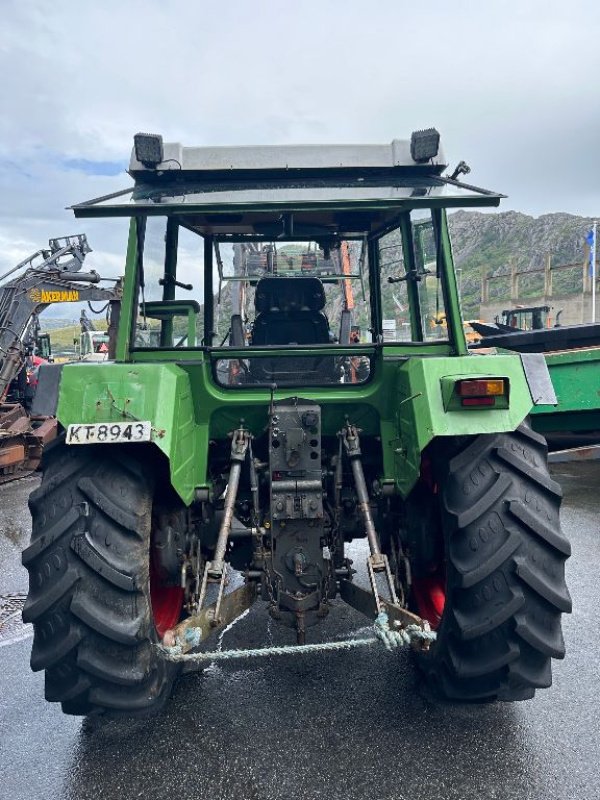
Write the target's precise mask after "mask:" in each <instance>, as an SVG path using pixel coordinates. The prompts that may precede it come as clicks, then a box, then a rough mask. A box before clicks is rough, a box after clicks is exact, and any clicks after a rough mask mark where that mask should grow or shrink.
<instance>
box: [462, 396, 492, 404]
mask: <svg viewBox="0 0 600 800" xmlns="http://www.w3.org/2000/svg"><path fill="white" fill-rule="evenodd" d="M460 404H461V406H493V405H496V398H495V397H463V398H462V400H461V401H460Z"/></svg>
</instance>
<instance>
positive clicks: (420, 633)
mask: <svg viewBox="0 0 600 800" xmlns="http://www.w3.org/2000/svg"><path fill="white" fill-rule="evenodd" d="M373 630H374V631H375V636H376V637H377V639H379V641H380V642H383V645H384V647H385V649H386V650H394V649H395V648H396V647H410V646H411V644H412V643H413V641H417V642H435V639H436V633H435V631H432V630H430V629H429V625H428V624H427V623H426V627H424V628H421V626H420V625H416V624H412V625H407V626H406V628H398V629H396V630H392V629H391V628H390V623H389V620H388V615H387V614H386V612H385V611H380V613H379V614H378V615H377V618H376V619H375V622H374V624H373Z"/></svg>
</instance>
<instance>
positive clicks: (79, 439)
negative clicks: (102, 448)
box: [67, 422, 152, 444]
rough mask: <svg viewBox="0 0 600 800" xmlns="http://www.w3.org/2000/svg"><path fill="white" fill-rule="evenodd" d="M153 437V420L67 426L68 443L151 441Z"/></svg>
mask: <svg viewBox="0 0 600 800" xmlns="http://www.w3.org/2000/svg"><path fill="white" fill-rule="evenodd" d="M151 437H152V423H151V422H97V423H94V424H93V425H86V424H84V423H81V424H77V423H75V424H73V425H69V426H68V427H67V444H121V443H122V442H149V441H150V440H151Z"/></svg>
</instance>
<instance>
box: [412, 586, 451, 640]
mask: <svg viewBox="0 0 600 800" xmlns="http://www.w3.org/2000/svg"><path fill="white" fill-rule="evenodd" d="M412 591H413V595H414V598H415V602H416V604H417V612H418V614H419V616H420V617H423V619H426V620H427V621H428V622H429V624H430V625H431V627H432V629H433V630H436V628H437V627H438V625H439V624H440V622H441V621H442V614H443V613H444V606H445V605H446V581H445V579H444V576H443V575H440V574H439V573H435V574H434V575H428V576H427V577H426V578H416V579H414V580H413V583H412Z"/></svg>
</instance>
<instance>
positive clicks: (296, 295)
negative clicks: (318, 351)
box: [252, 278, 330, 346]
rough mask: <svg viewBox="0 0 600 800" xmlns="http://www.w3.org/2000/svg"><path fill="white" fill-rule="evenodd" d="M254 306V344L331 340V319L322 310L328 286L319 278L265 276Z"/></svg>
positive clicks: (257, 289)
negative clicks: (255, 313) (324, 287)
mask: <svg viewBox="0 0 600 800" xmlns="http://www.w3.org/2000/svg"><path fill="white" fill-rule="evenodd" d="M254 307H255V309H256V312H257V315H256V319H255V320H254V325H253V328H252V344H253V345H254V346H261V345H286V344H300V345H302V344H328V343H329V341H330V338H329V323H328V321H327V317H326V316H325V314H324V313H323V311H322V309H323V308H324V307H325V290H324V289H323V284H322V283H321V281H320V280H319V279H318V278H263V279H262V280H260V281H259V282H258V284H257V286H256V293H255V296H254Z"/></svg>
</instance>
